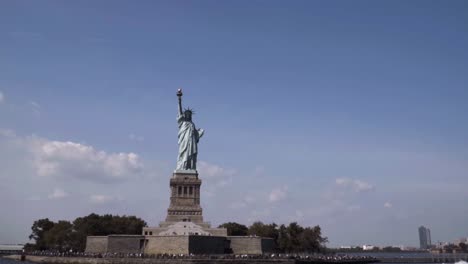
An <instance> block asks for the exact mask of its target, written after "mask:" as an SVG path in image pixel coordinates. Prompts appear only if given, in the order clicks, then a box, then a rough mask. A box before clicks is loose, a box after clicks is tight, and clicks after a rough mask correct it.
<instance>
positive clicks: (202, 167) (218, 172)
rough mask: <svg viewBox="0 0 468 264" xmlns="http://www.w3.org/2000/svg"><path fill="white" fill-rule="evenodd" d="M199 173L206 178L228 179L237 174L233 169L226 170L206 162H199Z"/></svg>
mask: <svg viewBox="0 0 468 264" xmlns="http://www.w3.org/2000/svg"><path fill="white" fill-rule="evenodd" d="M198 171H199V173H200V175H201V176H202V177H205V178H223V177H224V178H227V177H231V176H232V175H234V174H235V173H236V171H235V170H233V169H225V168H222V167H220V166H218V165H216V164H211V163H208V162H205V161H200V162H198Z"/></svg>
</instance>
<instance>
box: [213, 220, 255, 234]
mask: <svg viewBox="0 0 468 264" xmlns="http://www.w3.org/2000/svg"><path fill="white" fill-rule="evenodd" d="M218 227H219V228H226V229H227V234H228V236H246V235H247V234H248V231H249V229H248V228H247V226H245V225H242V224H239V223H235V222H227V223H224V224H222V225H220V226H218Z"/></svg>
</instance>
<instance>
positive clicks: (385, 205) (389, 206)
mask: <svg viewBox="0 0 468 264" xmlns="http://www.w3.org/2000/svg"><path fill="white" fill-rule="evenodd" d="M383 206H384V207H385V208H392V207H393V204H392V203H390V202H386V203H384V205H383Z"/></svg>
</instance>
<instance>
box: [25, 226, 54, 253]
mask: <svg viewBox="0 0 468 264" xmlns="http://www.w3.org/2000/svg"><path fill="white" fill-rule="evenodd" d="M53 227H54V222H52V221H50V220H49V218H44V219H39V220H36V221H34V223H33V225H32V227H31V230H32V233H31V235H29V239H33V240H35V242H36V244H35V248H36V249H38V250H45V249H48V247H47V243H46V241H45V234H46V232H47V231H49V230H50V229H52V228H53Z"/></svg>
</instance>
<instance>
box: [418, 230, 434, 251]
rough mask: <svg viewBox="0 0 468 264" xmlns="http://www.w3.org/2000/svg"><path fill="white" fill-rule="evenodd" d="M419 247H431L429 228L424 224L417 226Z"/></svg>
mask: <svg viewBox="0 0 468 264" xmlns="http://www.w3.org/2000/svg"><path fill="white" fill-rule="evenodd" d="M418 230H419V247H420V248H421V249H428V248H430V247H431V244H432V243H431V230H429V228H426V227H424V226H420V227H419V229H418Z"/></svg>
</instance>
